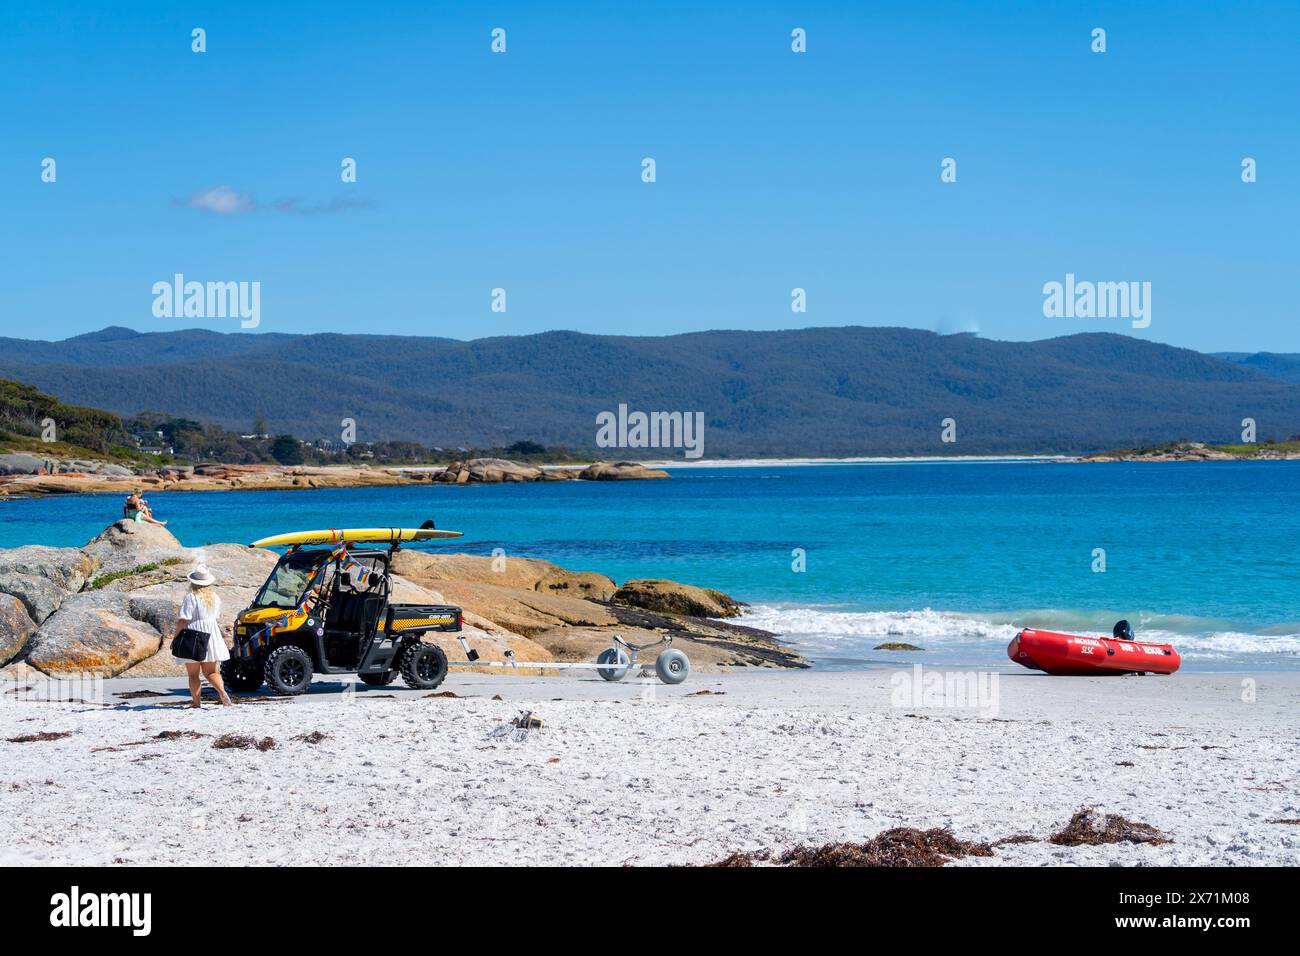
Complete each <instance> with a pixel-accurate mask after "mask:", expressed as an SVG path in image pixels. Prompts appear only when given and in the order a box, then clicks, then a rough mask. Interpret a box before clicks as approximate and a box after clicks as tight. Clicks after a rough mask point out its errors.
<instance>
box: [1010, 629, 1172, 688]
mask: <svg viewBox="0 0 1300 956" xmlns="http://www.w3.org/2000/svg"><path fill="white" fill-rule="evenodd" d="M1007 657H1009V658H1011V659H1012V660H1013V661H1015V662H1016V663H1017V664H1023V665H1024V666H1025V667H1028V668H1030V669H1031V670H1039V671H1046V672H1047V673H1049V674H1058V675H1070V676H1075V677H1083V676H1097V675H1100V674H1143V673H1149V674H1172V673H1173V672H1174V671H1176V670H1178V665H1179V664H1181V663H1182V658H1180V657H1179V656H1178V652H1177V651H1176V650H1174V648H1173V646H1172V645H1170V644H1144V643H1142V642H1141V641H1118V640H1115V639H1113V638H1109V637H1076V636H1075V635H1073V634H1055V633H1053V632H1052V631H1036V630H1034V629H1033V628H1030V627H1027V628H1025V629H1024V630H1023V631H1021V632H1020V633H1019V634H1017V635H1016V636H1015V637H1014V638H1012V639H1011V643H1010V644H1008V645H1007Z"/></svg>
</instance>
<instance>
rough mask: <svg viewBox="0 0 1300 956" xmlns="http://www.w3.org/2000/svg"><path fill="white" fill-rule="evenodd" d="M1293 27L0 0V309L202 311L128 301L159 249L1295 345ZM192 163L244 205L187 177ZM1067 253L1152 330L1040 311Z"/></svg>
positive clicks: (587, 321) (1103, 16) (919, 15)
mask: <svg viewBox="0 0 1300 956" xmlns="http://www.w3.org/2000/svg"><path fill="white" fill-rule="evenodd" d="M272 6H273V9H268V7H272ZM115 7H118V9H115ZM194 27H203V28H204V29H205V30H206V31H207V47H208V49H207V52H206V53H203V54H196V53H193V52H191V50H190V43H191V37H190V31H191V29H192V28H194ZM494 27H501V28H504V29H505V30H506V31H507V34H506V36H507V52H506V53H505V54H504V55H494V54H493V53H492V52H491V51H490V48H489V43H490V39H491V38H490V33H491V30H492V29H493V28H494ZM795 27H803V28H804V29H806V31H807V36H808V52H807V53H805V54H802V55H797V54H794V53H792V52H791V50H790V31H791V30H792V29H793V28H795ZM1094 27H1103V28H1105V29H1106V31H1107V48H1108V49H1107V52H1106V53H1104V54H1095V53H1092V52H1091V51H1090V49H1089V44H1090V32H1091V30H1092V29H1093V28H1094ZM1297 36H1300V4H1295V3H1293V2H1292V3H1265V2H1262V3H1254V4H1249V5H1246V4H1229V3H1222V4H1213V5H1206V4H1189V3H1186V2H1182V3H1144V4H1141V5H1140V6H1139V5H1133V4H1107V3H1088V4H1084V3H1074V4H1066V3H1043V2H1039V3H1021V4H1004V3H974V2H969V3H925V4H912V3H851V2H846V3H794V2H790V3H780V4H770V3H734V4H733V3H717V4H709V5H705V4H696V3H665V4H655V5H646V6H644V7H642V6H640V5H633V4H617V3H609V4H596V3H585V4H570V3H547V4H539V3H498V4H491V3H485V4H468V3H466V4H441V3H427V2H426V3H418V4H407V5H403V4H384V5H382V10H381V9H380V6H379V5H376V6H375V7H373V8H372V7H370V6H368V5H365V4H356V3H340V4H331V3H310V4H305V3H304V4H293V3H277V4H274V5H269V4H268V5H263V4H258V3H249V4H240V3H209V4H186V3H157V4H150V3H132V4H107V3H106V4H85V3H81V4H77V3H61V4H53V3H40V2H36V3H31V4H6V5H4V7H3V11H2V12H0V80H2V81H3V89H4V90H5V92H4V93H3V94H0V96H3V98H4V101H5V102H4V109H3V111H2V112H3V117H4V120H3V130H0V135H2V140H0V141H2V142H3V145H2V146H0V202H2V203H3V208H4V215H3V227H2V228H0V263H2V265H0V270H3V286H4V290H5V295H4V309H3V313H2V314H3V329H2V330H0V334H4V335H11V336H22V337H31V338H62V337H64V336H68V335H75V334H79V333H82V332H86V331H90V330H93V329H97V328H101V327H103V326H105V325H110V324H115V325H127V326H130V327H132V328H136V329H142V330H154V329H164V328H179V327H192V326H196V325H198V326H204V327H208V328H213V329H219V330H223V331H234V330H236V329H237V322H235V321H234V320H230V319H207V320H195V319H189V320H186V319H158V318H155V317H154V316H153V315H152V312H151V306H152V303H153V297H152V294H151V292H150V289H151V287H152V285H153V283H154V282H157V281H159V280H168V279H170V277H171V276H172V275H173V274H174V273H176V272H182V273H184V274H185V276H186V277H187V278H189V279H197V280H200V281H208V280H213V281H239V280H244V281H258V282H260V283H261V286H262V291H261V300H262V305H261V308H262V321H261V326H260V328H259V331H276V332H309V331H321V330H324V331H339V332H344V331H353V332H384V333H401V334H421V335H440V336H451V337H455V338H478V337H482V336H490V335H500V334H518V333H529V332H539V331H544V330H548V329H557V328H566V329H577V330H580V331H586V332H604V333H616V334H663V333H670V332H681V331H691V330H700V329H710V328H746V329H776V328H795V327H803V326H810V325H850V324H854V325H903V326H911V327H918V328H929V329H936V330H939V331H958V330H963V329H974V328H977V329H978V330H979V331H980V333H981V334H982V335H985V336H988V337H992V338H1000V339H1038V338H1047V337H1051V336H1055V335H1064V334H1069V333H1073V332H1079V331H1089V330H1105V331H1116V332H1125V333H1129V334H1134V335H1138V336H1141V337H1144V338H1150V339H1154V340H1157V341H1162V342H1169V343H1173V344H1177V345H1185V346H1188V347H1192V348H1198V349H1202V350H1249V351H1254V350H1271V351H1300V321H1297V320H1298V319H1300V315H1298V314H1297V309H1296V306H1295V304H1294V303H1295V294H1294V288H1293V285H1294V281H1295V278H1296V275H1297V272H1298V270H1297V267H1296V266H1297V252H1298V251H1300V240H1298V239H1297V235H1298V231H1297V225H1298V223H1300V199H1298V198H1297V189H1298V186H1297V180H1296V177H1295V175H1294V173H1293V171H1292V169H1291V166H1292V165H1293V163H1294V160H1295V157H1296V155H1297V145H1298V140H1300V133H1298V132H1297V124H1298V122H1300V109H1297V103H1300V76H1298V70H1300V67H1297V63H1300V57H1297V56H1296V55H1295V42H1296V39H1295V38H1296V37H1297ZM47 156H49V157H54V158H55V159H56V161H57V164H58V166H57V171H58V180H57V182H56V183H54V184H47V183H42V182H41V180H40V172H41V160H42V159H43V158H44V157H47ZM646 156H650V157H653V158H654V159H655V161H656V163H657V175H658V181H657V182H655V183H653V184H647V183H643V182H642V181H641V175H640V174H641V160H642V158H643V157H646ZM1247 156H1249V157H1253V158H1255V159H1256V160H1257V162H1258V175H1259V181H1258V182H1256V183H1254V184H1250V185H1247V184H1243V183H1242V182H1241V178H1240V164H1241V160H1242V158H1243V157H1247ZM344 157H353V158H355V159H356V161H357V163H358V182H356V183H355V184H344V183H342V182H340V178H339V170H340V162H341V160H342V159H343V158H344ZM944 157H953V158H955V159H956V160H957V172H958V177H957V182H956V183H952V184H944V183H941V182H940V179H939V172H940V162H941V160H942V159H943V158H944ZM222 186H224V187H229V189H230V190H232V191H233V192H234V193H235V194H237V195H239V196H241V197H246V198H247V204H248V205H249V207H250V208H248V209H247V210H246V211H243V212H237V213H232V214H219V213H214V212H211V211H207V210H205V209H202V208H195V207H194V206H192V205H188V204H187V201H188V200H189V199H190V198H191V197H193V196H195V195H198V194H203V193H205V192H207V191H209V190H212V189H214V188H216V187H222ZM1067 272H1072V273H1074V274H1076V275H1077V276H1078V277H1079V278H1080V279H1092V280H1099V281H1149V282H1150V283H1151V284H1152V322H1151V326H1150V328H1147V329H1145V330H1142V331H1134V330H1132V329H1131V328H1130V327H1129V323H1128V322H1127V321H1126V320H1123V319H1113V318H1112V319H1065V318H1050V319H1049V318H1046V317H1044V315H1043V309H1042V303H1043V294H1042V286H1043V283H1045V282H1048V281H1051V280H1057V281H1060V280H1063V278H1064V276H1065V274H1066V273H1067ZM796 286H798V287H803V288H805V289H806V290H807V296H808V311H807V312H806V313H805V314H801V315H800V314H793V313H792V312H791V311H790V290H791V289H792V288H793V287H796ZM495 287H502V288H504V289H505V290H506V294H507V303H508V311H507V312H506V313H504V314H501V313H494V312H492V311H491V310H490V308H489V305H490V291H491V289H493V288H495Z"/></svg>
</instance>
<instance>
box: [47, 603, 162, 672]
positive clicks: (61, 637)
mask: <svg viewBox="0 0 1300 956" xmlns="http://www.w3.org/2000/svg"><path fill="white" fill-rule="evenodd" d="M137 613H144V609H143V608H137ZM161 646H162V634H161V633H160V632H159V631H158V629H157V628H156V627H154V625H153V624H150V623H147V622H146V621H144V620H140V619H137V617H136V616H135V614H133V613H132V607H131V600H130V598H129V597H127V595H125V594H121V593H116V592H108V591H89V592H84V593H81V594H74V595H72V596H70V597H69V598H68V599H67V600H65V601H64V602H63V605H62V606H61V607H60V608H59V609H58V610H57V611H55V612H54V613H53V614H52V615H50V617H49V618H48V619H47V620H46V621H45V623H43V624H42V625H41V626H40V628H39V629H38V630H37V631H36V633H35V634H33V635H32V637H31V638H30V639H29V640H28V641H27V646H26V647H25V648H24V650H23V655H22V659H23V661H24V662H25V663H27V664H30V665H31V666H32V667H35V668H36V669H37V670H39V671H42V672H44V673H45V674H48V675H50V676H52V677H56V676H58V675H60V674H73V673H80V674H93V675H96V676H100V677H113V676H115V675H117V674H120V673H122V672H123V671H125V670H126V669H128V668H129V667H131V666H132V665H133V664H136V663H139V662H140V661H142V660H144V659H145V658H147V657H149V656H150V655H152V654H154V653H156V652H157V651H158V649H159V648H160V647H161Z"/></svg>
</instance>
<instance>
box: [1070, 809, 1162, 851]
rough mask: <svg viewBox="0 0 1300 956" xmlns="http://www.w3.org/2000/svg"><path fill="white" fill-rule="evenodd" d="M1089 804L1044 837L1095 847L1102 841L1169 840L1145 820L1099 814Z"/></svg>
mask: <svg viewBox="0 0 1300 956" xmlns="http://www.w3.org/2000/svg"><path fill="white" fill-rule="evenodd" d="M1099 816H1100V815H1099V814H1098V813H1097V811H1096V810H1095V809H1093V808H1092V807H1084V808H1083V809H1082V810H1080V811H1078V812H1077V813H1075V815H1074V816H1072V817H1070V822H1069V823H1067V824H1066V825H1065V826H1064V827H1062V828H1061V829H1060V830H1058V831H1057V832H1056V833H1053V834H1052V835H1051V836H1049V837H1048V838H1047V839H1048V840H1049V841H1050V842H1052V843H1055V844H1057V845H1058V846H1098V845H1100V844H1103V843H1150V844H1151V845H1152V846H1161V845H1162V844H1165V843H1172V842H1173V841H1172V840H1170V839H1169V838H1168V837H1166V836H1164V834H1162V833H1161V832H1160V831H1159V830H1157V829H1156V828H1155V827H1153V826H1151V824H1149V823H1137V822H1135V821H1133V820H1126V819H1125V818H1124V817H1122V816H1120V815H1119V814H1118V813H1108V814H1106V816H1105V817H1100V818H1099Z"/></svg>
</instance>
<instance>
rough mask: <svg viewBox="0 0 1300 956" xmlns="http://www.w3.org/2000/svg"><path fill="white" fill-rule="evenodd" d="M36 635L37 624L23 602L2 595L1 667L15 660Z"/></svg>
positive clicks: (0, 598) (0, 618)
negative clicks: (29, 639) (29, 640)
mask: <svg viewBox="0 0 1300 956" xmlns="http://www.w3.org/2000/svg"><path fill="white" fill-rule="evenodd" d="M35 633H36V624H35V622H33V621H32V619H31V617H30V616H29V615H28V614H27V608H25V607H24V606H23V602H22V601H20V600H18V599H17V598H16V597H13V596H12V595H9V594H0V667H3V666H4V665H5V664H8V663H9V662H10V661H11V660H13V659H14V657H16V656H17V655H18V652H19V651H21V650H22V649H23V646H24V645H25V644H26V643H27V639H28V638H30V637H31V636H32V635H33V634H35Z"/></svg>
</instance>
